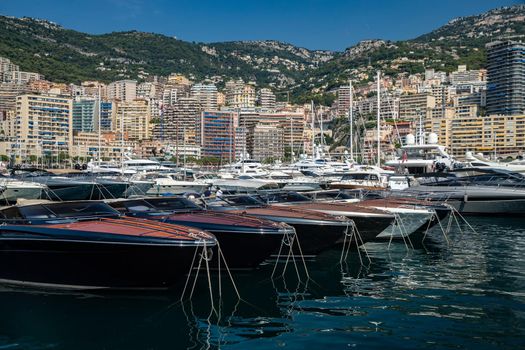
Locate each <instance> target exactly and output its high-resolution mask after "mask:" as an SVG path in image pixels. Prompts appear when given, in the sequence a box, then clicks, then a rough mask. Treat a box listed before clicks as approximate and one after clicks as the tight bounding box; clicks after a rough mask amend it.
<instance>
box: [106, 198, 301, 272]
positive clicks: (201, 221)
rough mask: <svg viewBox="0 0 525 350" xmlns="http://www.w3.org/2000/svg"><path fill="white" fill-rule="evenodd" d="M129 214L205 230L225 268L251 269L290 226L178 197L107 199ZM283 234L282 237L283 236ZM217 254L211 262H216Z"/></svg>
mask: <svg viewBox="0 0 525 350" xmlns="http://www.w3.org/2000/svg"><path fill="white" fill-rule="evenodd" d="M109 204H110V205H111V206H112V207H113V208H115V209H117V210H118V211H120V212H121V213H125V214H126V215H129V216H134V217H141V218H147V219H151V220H157V221H162V222H166V223H174V224H179V225H184V226H189V227H194V228H198V229H202V230H206V231H208V232H210V233H212V234H213V235H215V237H216V238H217V240H218V241H219V243H220V247H221V250H222V253H223V254H224V257H225V259H226V261H227V264H228V267H229V268H232V269H248V268H255V267H257V266H258V265H259V264H260V263H261V262H263V261H264V260H266V259H267V258H268V257H270V255H271V254H272V253H273V252H275V251H276V250H278V249H279V247H280V246H281V244H282V242H283V239H285V238H286V239H291V238H293V235H294V234H295V230H294V229H293V227H291V226H288V225H286V224H284V223H277V222H274V221H270V220H266V219H262V218H256V217H252V216H247V215H243V214H233V213H220V212H213V211H207V210H204V209H202V208H201V207H199V206H198V205H196V204H195V203H193V202H191V201H190V200H188V199H185V198H182V197H145V198H143V199H132V200H117V201H110V202H109ZM285 236H286V237H285ZM217 257H218V255H217V254H214V259H215V260H213V261H212V262H211V263H212V265H213V266H214V267H216V266H217V265H218V264H217Z"/></svg>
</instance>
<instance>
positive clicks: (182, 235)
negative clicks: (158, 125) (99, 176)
mask: <svg viewBox="0 0 525 350" xmlns="http://www.w3.org/2000/svg"><path fill="white" fill-rule="evenodd" d="M0 220H1V221H2V223H3V224H2V225H1V226H0V282H2V283H5V284H13V285H19V286H25V287H39V288H60V289H62V288H64V289H82V290H83V289H144V288H145V289H150V288H153V289H164V288H169V287H172V286H174V284H175V283H176V282H177V281H179V280H180V279H181V278H182V277H184V275H186V274H187V273H188V271H189V270H190V268H191V264H192V261H193V256H194V254H195V253H196V250H203V249H206V248H211V247H213V246H215V245H216V240H215V238H214V237H213V235H211V234H209V233H206V232H204V231H202V230H197V229H192V228H187V227H184V226H178V225H172V224H167V223H162V224H160V223H156V222H151V221H148V220H143V219H135V218H122V217H120V214H119V213H118V212H117V211H116V210H114V209H112V208H111V207H109V206H108V205H107V204H105V203H102V202H92V201H91V202H86V201H80V202H60V203H50V202H40V203H34V204H25V205H16V206H11V207H7V208H4V209H1V210H0Z"/></svg>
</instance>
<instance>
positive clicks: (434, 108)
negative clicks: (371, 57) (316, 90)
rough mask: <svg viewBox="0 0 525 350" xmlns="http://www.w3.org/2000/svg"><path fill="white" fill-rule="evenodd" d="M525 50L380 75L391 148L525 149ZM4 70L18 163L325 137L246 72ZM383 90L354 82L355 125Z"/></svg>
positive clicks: (284, 149) (267, 149) (343, 108)
mask: <svg viewBox="0 0 525 350" xmlns="http://www.w3.org/2000/svg"><path fill="white" fill-rule="evenodd" d="M524 52H525V49H524V45H523V44H522V43H520V42H512V41H504V42H503V41H502V42H499V41H498V42H494V43H491V44H489V45H487V69H480V70H469V69H468V67H466V66H464V65H463V66H459V67H458V69H457V70H456V71H454V72H451V73H448V74H447V73H445V72H440V71H435V70H432V69H428V70H426V71H425V73H424V74H414V75H408V74H401V75H400V76H397V77H395V78H394V77H391V76H383V77H381V80H380V81H379V84H380V86H381V92H380V94H381V95H380V97H381V99H380V100H381V103H380V105H379V108H380V114H381V116H382V124H381V129H382V130H381V136H382V140H383V146H384V151H391V150H393V148H394V147H395V145H396V144H399V143H403V142H404V137H405V136H406V135H407V134H408V133H418V130H423V131H424V132H427V133H428V132H434V133H436V134H437V135H438V136H439V142H440V143H441V144H443V145H445V146H448V148H449V149H450V150H451V151H452V153H453V154H456V155H460V156H461V155H463V154H464V153H465V151H474V152H480V151H482V152H497V153H498V154H510V155H516V154H521V152H522V150H523V148H524V147H525V132H524V131H523V130H522V128H523V127H524V125H525V68H524V65H525V63H524V62H525V53H524ZM0 77H2V82H1V83H0V116H1V123H0V127H1V130H0V136H1V138H0V154H1V155H11V156H12V155H14V156H16V157H18V159H19V160H31V159H33V160H34V159H35V158H36V159H39V158H51V159H52V158H54V157H56V158H60V157H62V158H64V157H75V158H80V159H86V160H87V159H89V158H99V157H100V158H103V159H118V158H119V157H121V156H122V155H123V154H124V153H136V154H138V155H141V156H150V155H159V154H164V155H168V156H180V155H186V156H193V157H210V158H218V159H221V160H222V161H223V162H227V161H232V160H234V159H236V158H239V157H241V156H242V155H243V154H249V155H250V156H251V157H252V158H254V159H257V160H265V159H266V160H268V159H282V158H283V157H284V156H285V155H286V154H287V155H292V154H296V155H297V154H299V153H302V152H310V151H311V150H310V149H309V147H311V144H312V143H311V139H312V137H315V135H316V134H319V130H318V129H317V128H316V130H312V129H311V127H309V125H310V122H309V118H310V115H311V114H312V113H311V111H310V109H309V106H291V105H289V104H284V103H280V102H277V101H276V97H275V94H274V93H273V92H272V91H271V90H270V89H266V88H262V89H256V86H255V84H254V83H245V82H244V81H242V80H232V81H228V82H226V84H225V86H224V89H222V91H219V89H218V88H217V87H216V86H215V85H214V84H213V83H212V82H209V81H208V82H201V83H195V84H194V83H192V82H191V81H190V80H189V79H187V78H186V77H184V76H182V75H180V74H171V75H170V76H168V77H153V78H152V79H151V80H149V81H144V82H138V81H136V80H120V81H115V82H112V83H109V84H104V83H101V82H97V81H84V82H82V83H81V84H79V85H75V84H64V83H54V82H52V81H48V80H45V79H44V77H43V76H42V75H40V74H38V73H32V72H22V71H20V70H19V67H18V66H17V65H16V64H14V63H12V62H11V61H9V60H8V59H6V58H0ZM374 88H375V83H373V82H371V83H370V84H364V85H360V86H357V87H355V88H354V89H353V94H352V110H353V112H354V113H353V114H354V115H355V116H356V118H355V120H354V123H355V124H356V125H355V128H354V130H356V131H360V132H362V130H363V129H362V128H359V127H358V126H359V125H358V123H363V125H365V124H370V120H372V119H373V118H374V117H375V115H376V113H377V108H378V104H377V97H376V96H373V94H374V91H375V90H374ZM350 100H351V99H350V87H349V86H343V87H341V88H340V89H339V91H338V98H337V100H336V103H335V104H334V106H332V108H325V109H322V108H319V110H318V112H319V113H318V115H319V117H320V119H321V120H323V121H330V120H331V119H332V117H334V116H336V115H339V116H347V114H348V112H349V110H350ZM367 122H368V123H367ZM319 124H320V123H319ZM368 126H369V125H368ZM376 135H377V130H374V129H373V128H370V127H368V128H367V129H366V130H365V131H364V133H363V134H362V135H360V136H361V137H362V138H361V139H359V142H360V145H361V151H362V152H363V154H365V155H366V154H367V152H369V151H370V150H371V149H372V146H371V145H372V144H373V142H374V141H375V138H376ZM354 139H356V140H357V139H358V138H357V137H356V138H354ZM346 146H348V145H346ZM341 148H344V147H341ZM357 148H358V147H356V149H357ZM341 151H343V150H342V149H341ZM365 159H366V156H365Z"/></svg>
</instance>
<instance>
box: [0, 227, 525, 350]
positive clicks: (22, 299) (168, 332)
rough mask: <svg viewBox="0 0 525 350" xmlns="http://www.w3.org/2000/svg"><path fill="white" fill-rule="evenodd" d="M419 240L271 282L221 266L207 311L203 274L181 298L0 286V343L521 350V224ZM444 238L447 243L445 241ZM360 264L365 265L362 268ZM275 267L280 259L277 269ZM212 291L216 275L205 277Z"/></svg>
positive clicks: (329, 259)
mask: <svg viewBox="0 0 525 350" xmlns="http://www.w3.org/2000/svg"><path fill="white" fill-rule="evenodd" d="M468 220H469V222H470V223H471V225H472V227H473V228H474V230H470V229H469V228H468V227H467V226H466V225H462V227H461V228H462V229H461V230H460V229H459V228H458V227H457V226H453V227H452V231H451V232H450V233H449V235H448V236H447V237H446V238H445V237H444V236H443V234H442V233H441V231H440V230H439V227H434V228H433V229H432V232H431V234H430V235H429V236H430V237H429V238H431V239H429V240H427V242H426V244H425V245H421V246H415V247H414V248H412V247H410V246H409V244H405V243H403V242H392V243H391V244H389V242H384V243H368V244H366V246H365V248H366V251H367V253H368V255H369V256H370V263H369V262H368V260H367V259H366V257H364V254H365V251H364V249H363V248H362V249H361V255H359V254H358V253H357V252H356V251H355V248H354V249H353V250H351V251H350V252H349V254H348V256H347V259H346V263H343V264H340V257H341V251H340V250H331V251H328V252H325V253H323V254H321V255H320V256H318V257H316V258H315V260H309V261H307V262H306V264H307V266H308V271H309V276H310V279H308V278H307V277H306V275H305V274H304V271H303V270H302V269H301V266H300V264H299V266H298V269H297V270H298V271H299V277H300V281H299V279H298V278H297V272H296V271H295V266H294V265H293V264H292V263H290V264H291V265H289V266H288V269H287V273H286V274H285V275H284V277H279V278H274V279H270V275H271V273H272V269H273V265H271V264H267V265H265V266H262V267H260V268H259V269H257V270H255V271H252V272H245V273H241V274H234V278H235V282H236V286H237V288H238V290H239V292H240V295H241V297H242V300H240V301H239V300H238V299H237V298H236V296H235V293H234V290H233V288H232V286H231V284H229V283H228V278H227V276H226V274H225V273H223V274H221V276H222V283H221V286H222V290H221V293H222V298H221V301H219V300H218V299H219V297H218V293H217V288H214V295H213V300H214V303H213V307H214V308H215V310H216V311H217V312H216V313H214V312H213V309H212V307H211V302H210V295H209V291H208V283H207V280H206V274H205V273H204V274H201V275H200V278H199V282H198V283H197V285H196V289H195V293H194V295H193V297H192V299H191V301H186V302H184V303H182V304H181V303H179V297H180V293H178V292H177V293H176V292H162V293H145V292H144V293H111V294H97V293H75V294H65V293H49V292H47V293H44V292H41V291H29V290H27V291H20V290H12V289H7V288H4V289H2V291H1V292H0V313H1V318H0V349H214V348H222V349H325V348H332V349H351V348H362V349H365V348H366V349H375V348H377V349H385V348H388V349H397V348H404V349H407V348H408V349H411V348H412V349H420V348H429V349H443V348H451V349H518V348H525V255H524V252H525V225H524V224H523V220H522V219H520V218H505V219H503V218H468ZM447 240H448V243H447ZM360 257H361V258H362V259H363V265H362V264H361V263H360ZM282 267H284V266H283V264H279V269H278V270H279V271H280V268H282ZM210 277H211V282H213V285H214V286H215V287H216V286H217V282H218V280H219V276H218V275H217V274H211V276H210Z"/></svg>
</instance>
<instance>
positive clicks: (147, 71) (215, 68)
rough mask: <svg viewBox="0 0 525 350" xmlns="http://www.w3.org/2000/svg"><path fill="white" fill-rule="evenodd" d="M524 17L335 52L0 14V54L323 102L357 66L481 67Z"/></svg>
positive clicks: (392, 70) (513, 10)
mask: <svg viewBox="0 0 525 350" xmlns="http://www.w3.org/2000/svg"><path fill="white" fill-rule="evenodd" d="M524 16H525V5H516V6H513V7H505V8H500V9H495V10H491V11H489V12H487V13H484V14H481V15H477V16H471V17H463V18H459V19H455V20H452V21H450V22H449V23H447V24H446V25H444V26H442V27H441V28H438V29H436V30H434V31H432V32H430V33H428V34H425V35H422V36H420V37H418V38H415V39H413V40H407V41H397V42H389V41H378V40H376V41H367V42H362V43H359V44H358V45H356V46H353V47H350V48H348V49H346V50H345V51H344V52H339V53H334V52H326V51H313V50H307V49H303V48H298V47H295V46H293V45H289V44H285V43H281V42H277V41H244V42H224V43H211V44H203V43H193V42H185V41H181V40H177V39H175V38H172V37H167V36H164V35H160V34H153V33H142V32H137V31H130V32H118V33H109V34H103V35H90V34H85V33H80V32H77V31H73V30H68V29H64V28H62V27H60V26H58V25H56V24H53V23H51V22H47V21H43V20H36V19H30V18H13V17H4V16H0V56H4V57H7V58H9V59H11V60H12V61H13V62H14V63H15V64H18V65H20V67H21V69H22V70H26V71H34V72H39V73H42V74H44V75H45V76H46V77H47V78H48V79H50V80H53V81H58V82H72V83H79V82H80V81H83V80H95V79H96V80H102V81H105V82H109V81H113V80H118V79H124V78H133V79H139V80H143V79H146V78H147V77H148V76H151V75H168V74H169V73H172V72H177V73H182V74H185V75H187V76H189V77H191V78H192V79H194V80H196V81H198V80H202V79H206V78H213V79H214V81H216V82H218V84H219V86H221V85H222V84H223V83H224V81H225V80H228V79H231V78H242V79H244V80H245V81H255V82H257V84H258V85H259V86H261V87H262V86H271V87H273V88H274V89H276V90H280V92H281V94H278V98H284V97H285V95H286V94H285V93H284V92H288V91H289V92H290V95H291V98H292V101H294V102H306V101H309V100H310V99H314V100H315V101H316V102H317V103H321V104H325V105H328V104H330V103H331V102H332V101H333V99H334V94H333V93H330V91H331V90H334V89H335V88H337V87H338V86H340V85H341V84H343V83H346V82H347V80H348V77H349V76H351V75H357V74H358V73H365V74H364V75H362V76H365V77H366V76H367V75H366V74H368V78H363V80H362V81H363V82H366V81H368V80H371V79H373V72H374V71H375V70H377V69H381V70H382V71H384V72H385V73H386V74H390V75H397V74H399V73H401V72H408V73H421V72H423V71H424V69H425V68H436V69H439V70H444V71H452V70H454V69H455V68H456V67H457V65H458V64H467V65H468V66H469V68H472V69H476V68H480V67H483V66H484V64H485V51H484V47H485V44H486V43H487V42H490V41H492V40H494V39H496V38H500V37H502V36H506V37H512V38H520V37H522V38H523V37H525V24H524V21H523V18H524ZM400 60H401V61H400ZM396 62H397V63H396ZM278 92H279V91H278Z"/></svg>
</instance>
